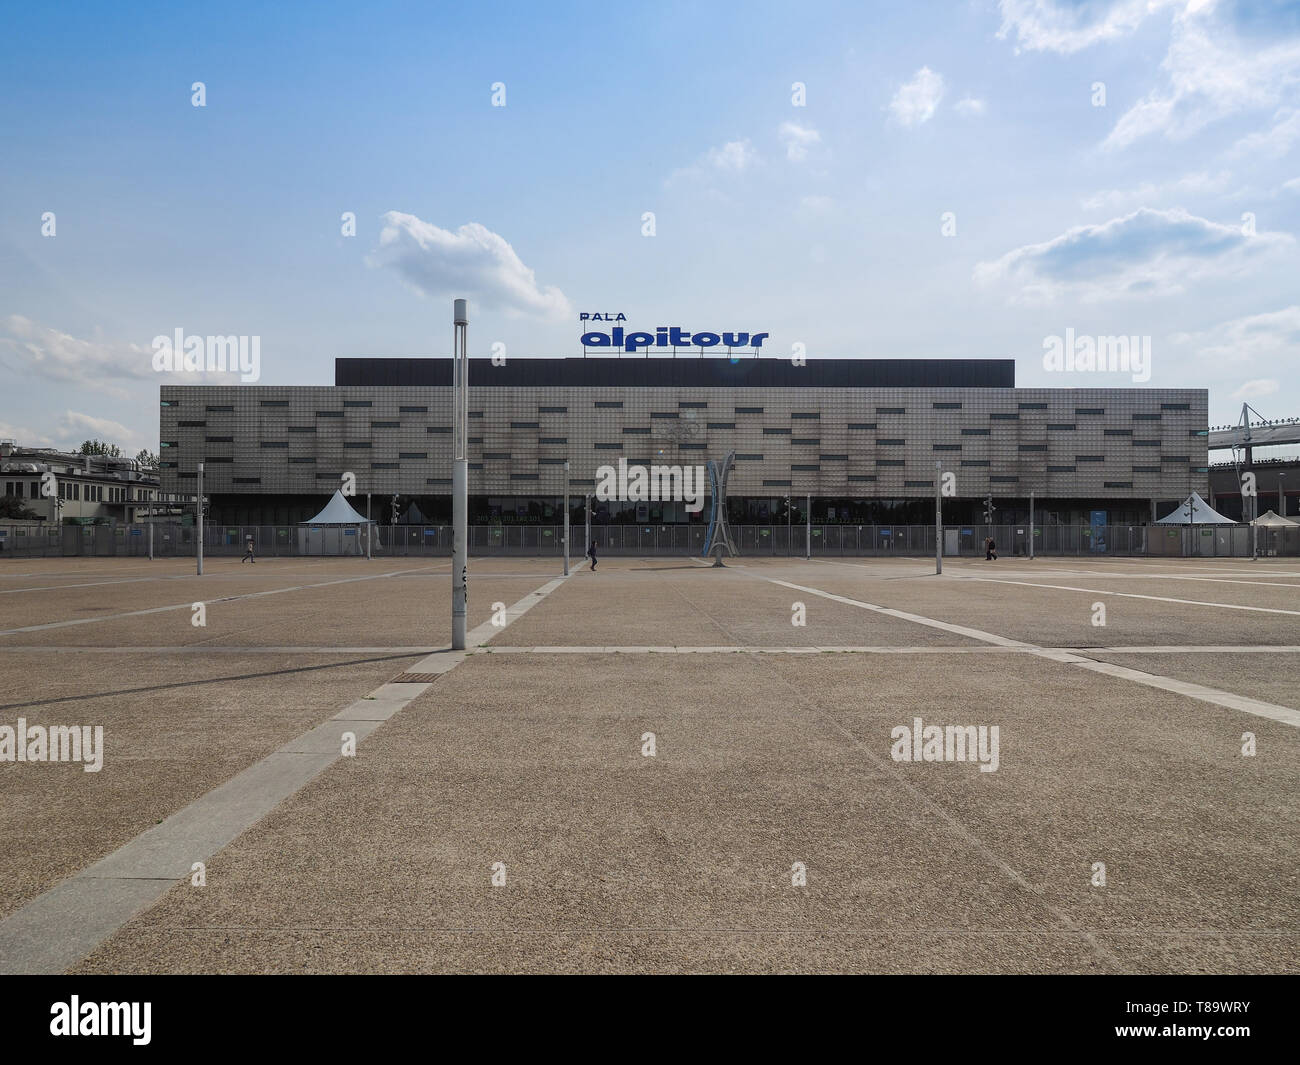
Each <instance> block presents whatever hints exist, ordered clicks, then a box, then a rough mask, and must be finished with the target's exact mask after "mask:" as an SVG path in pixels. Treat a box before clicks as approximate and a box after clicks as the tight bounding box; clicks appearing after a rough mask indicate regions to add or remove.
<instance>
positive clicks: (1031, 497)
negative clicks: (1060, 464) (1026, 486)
mask: <svg viewBox="0 0 1300 1065" xmlns="http://www.w3.org/2000/svg"><path fill="white" fill-rule="evenodd" d="M1033 560H1034V493H1033V492H1030V493H1029V561H1030V562H1032V561H1033Z"/></svg>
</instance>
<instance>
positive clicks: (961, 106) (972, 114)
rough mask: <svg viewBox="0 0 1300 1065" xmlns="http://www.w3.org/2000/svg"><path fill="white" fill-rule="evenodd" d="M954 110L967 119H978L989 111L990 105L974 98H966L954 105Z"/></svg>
mask: <svg viewBox="0 0 1300 1065" xmlns="http://www.w3.org/2000/svg"><path fill="white" fill-rule="evenodd" d="M953 110H954V111H956V112H957V114H959V115H963V116H965V117H966V118H978V117H979V116H980V115H982V114H984V112H985V111H987V110H988V105H987V104H986V103H985V102H984V101H983V100H977V99H976V98H975V97H973V96H965V97H963V98H962V99H960V100H958V101H957V102H956V103H955V104H953Z"/></svg>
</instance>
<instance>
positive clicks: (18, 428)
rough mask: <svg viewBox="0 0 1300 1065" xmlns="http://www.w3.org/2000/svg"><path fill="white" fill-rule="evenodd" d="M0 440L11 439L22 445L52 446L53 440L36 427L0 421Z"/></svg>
mask: <svg viewBox="0 0 1300 1065" xmlns="http://www.w3.org/2000/svg"><path fill="white" fill-rule="evenodd" d="M0 440H13V441H14V442H15V443H18V444H22V445H23V446H24V447H53V446H54V440H53V439H52V438H51V437H48V436H46V435H45V434H44V433H42V432H40V431H39V430H36V429H29V428H28V427H27V426H25V425H14V424H12V423H11V422H0Z"/></svg>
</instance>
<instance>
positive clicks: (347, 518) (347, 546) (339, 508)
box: [298, 489, 375, 555]
mask: <svg viewBox="0 0 1300 1065" xmlns="http://www.w3.org/2000/svg"><path fill="white" fill-rule="evenodd" d="M374 524H375V523H374V522H373V521H369V520H368V519H366V518H363V517H362V516H361V515H360V514H358V513H357V512H356V511H355V510H353V509H352V504H351V503H349V502H348V501H347V499H346V498H345V497H344V495H343V493H342V491H340V490H338V489H335V491H334V494H333V495H332V496H330V501H329V502H328V503H326V504H325V506H324V508H323V509H322V510H321V512H320V513H319V514H317V515H316V516H315V517H314V518H312V519H311V521H304V522H300V523H299V525H300V526H301V527H300V528H299V529H298V553H299V554H302V555H364V554H365V553H366V549H365V547H364V546H363V545H362V538H361V536H360V535H359V532H360V528H361V526H363V525H364V526H370V525H374ZM367 531H368V530H367Z"/></svg>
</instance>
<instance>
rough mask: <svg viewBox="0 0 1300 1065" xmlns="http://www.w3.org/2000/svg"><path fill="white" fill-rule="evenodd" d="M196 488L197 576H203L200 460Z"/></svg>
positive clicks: (201, 467) (201, 471)
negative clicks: (197, 526) (197, 491)
mask: <svg viewBox="0 0 1300 1065" xmlns="http://www.w3.org/2000/svg"><path fill="white" fill-rule="evenodd" d="M198 490H199V494H198V497H197V500H196V502H195V506H194V512H195V514H197V515H198V522H199V543H198V550H197V558H198V563H199V576H200V577H202V576H203V463H201V462H200V463H199V476H198Z"/></svg>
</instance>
